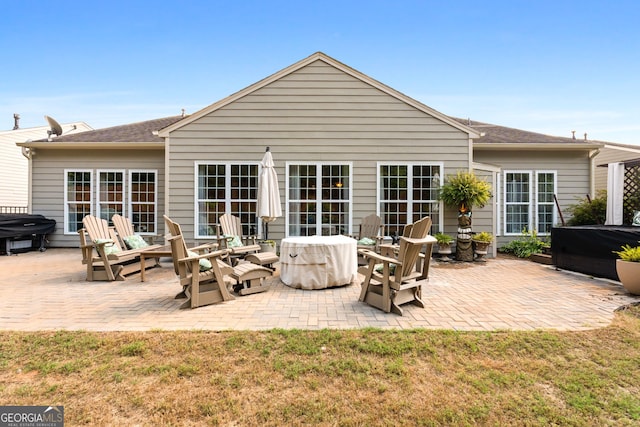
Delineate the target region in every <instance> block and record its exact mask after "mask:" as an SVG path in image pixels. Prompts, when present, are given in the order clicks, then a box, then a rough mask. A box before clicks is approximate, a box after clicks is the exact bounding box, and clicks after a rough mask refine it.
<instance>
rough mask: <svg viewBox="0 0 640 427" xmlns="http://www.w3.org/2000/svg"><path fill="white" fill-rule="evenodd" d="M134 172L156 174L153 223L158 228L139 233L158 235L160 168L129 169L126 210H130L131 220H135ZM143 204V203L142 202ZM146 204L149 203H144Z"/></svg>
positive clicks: (154, 227) (129, 216)
mask: <svg viewBox="0 0 640 427" xmlns="http://www.w3.org/2000/svg"><path fill="white" fill-rule="evenodd" d="M134 173H153V174H154V187H153V188H154V189H155V191H154V192H155V197H154V198H153V212H154V215H153V218H154V225H153V229H154V230H156V231H155V232H138V234H140V235H143V236H144V235H157V234H158V197H159V196H160V195H159V194H158V170H157V169H130V170H129V185H128V187H127V194H126V196H127V199H128V200H127V204H126V207H127V210H126V212H128V218H129V220H130V221H131V222H133V197H132V195H131V193H132V192H133V174H134ZM140 204H142V203H140ZM144 204H147V205H148V204H149V203H144Z"/></svg>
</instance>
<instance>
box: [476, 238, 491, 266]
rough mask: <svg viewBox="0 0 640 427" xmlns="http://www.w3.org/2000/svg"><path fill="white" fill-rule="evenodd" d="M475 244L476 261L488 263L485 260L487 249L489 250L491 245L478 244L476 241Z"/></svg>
mask: <svg viewBox="0 0 640 427" xmlns="http://www.w3.org/2000/svg"><path fill="white" fill-rule="evenodd" d="M473 243H474V246H475V250H474V251H475V253H476V259H475V261H478V262H487V260H486V259H485V255H487V249H488V248H489V245H490V243H486V242H478V241H474V242H473Z"/></svg>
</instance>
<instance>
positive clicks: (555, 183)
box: [533, 169, 558, 236]
mask: <svg viewBox="0 0 640 427" xmlns="http://www.w3.org/2000/svg"><path fill="white" fill-rule="evenodd" d="M540 174H552V175H553V192H554V194H558V171H555V170H544V169H542V170H536V171H534V180H535V192H534V196H535V203H534V207H533V209H534V210H535V214H534V218H533V220H534V223H535V229H536V231H537V232H538V235H539V236H550V235H551V232H548V233H541V232H540V224H539V221H538V206H539V205H540V200H539V194H538V179H539V176H540ZM545 204H549V203H545ZM551 204H552V212H553V216H552V220H551V225H552V226H554V225H555V224H557V222H558V209H557V207H556V204H555V201H554V202H553V203H551Z"/></svg>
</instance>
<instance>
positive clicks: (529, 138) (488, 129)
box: [452, 117, 595, 144]
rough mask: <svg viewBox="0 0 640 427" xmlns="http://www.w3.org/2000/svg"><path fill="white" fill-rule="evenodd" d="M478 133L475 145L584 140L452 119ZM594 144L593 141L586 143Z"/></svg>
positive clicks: (554, 142)
mask: <svg viewBox="0 0 640 427" xmlns="http://www.w3.org/2000/svg"><path fill="white" fill-rule="evenodd" d="M452 119H454V120H456V121H459V122H460V123H463V124H465V125H467V126H469V127H472V128H473V129H476V130H477V131H479V132H483V133H484V136H482V137H480V138H477V139H474V140H473V142H474V143H475V142H477V143H483V144H486V143H491V144H505V143H510V144H513V143H523V144H526V143H535V144H559V143H561V144H584V143H585V141H584V139H573V138H565V137H561V136H551V135H545V134H542V133H536V132H529V131H526V130H520V129H514V128H510V127H505V126H498V125H493V124H490V123H483V122H477V121H474V120H469V119H460V118H457V117H452ZM586 142H595V141H586Z"/></svg>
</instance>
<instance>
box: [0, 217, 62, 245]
mask: <svg viewBox="0 0 640 427" xmlns="http://www.w3.org/2000/svg"><path fill="white" fill-rule="evenodd" d="M55 229H56V220H55V219H48V218H45V217H44V216H42V215H26V214H0V239H6V238H15V237H23V236H32V235H34V234H37V235H45V234H49V233H53V231H54V230H55Z"/></svg>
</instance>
